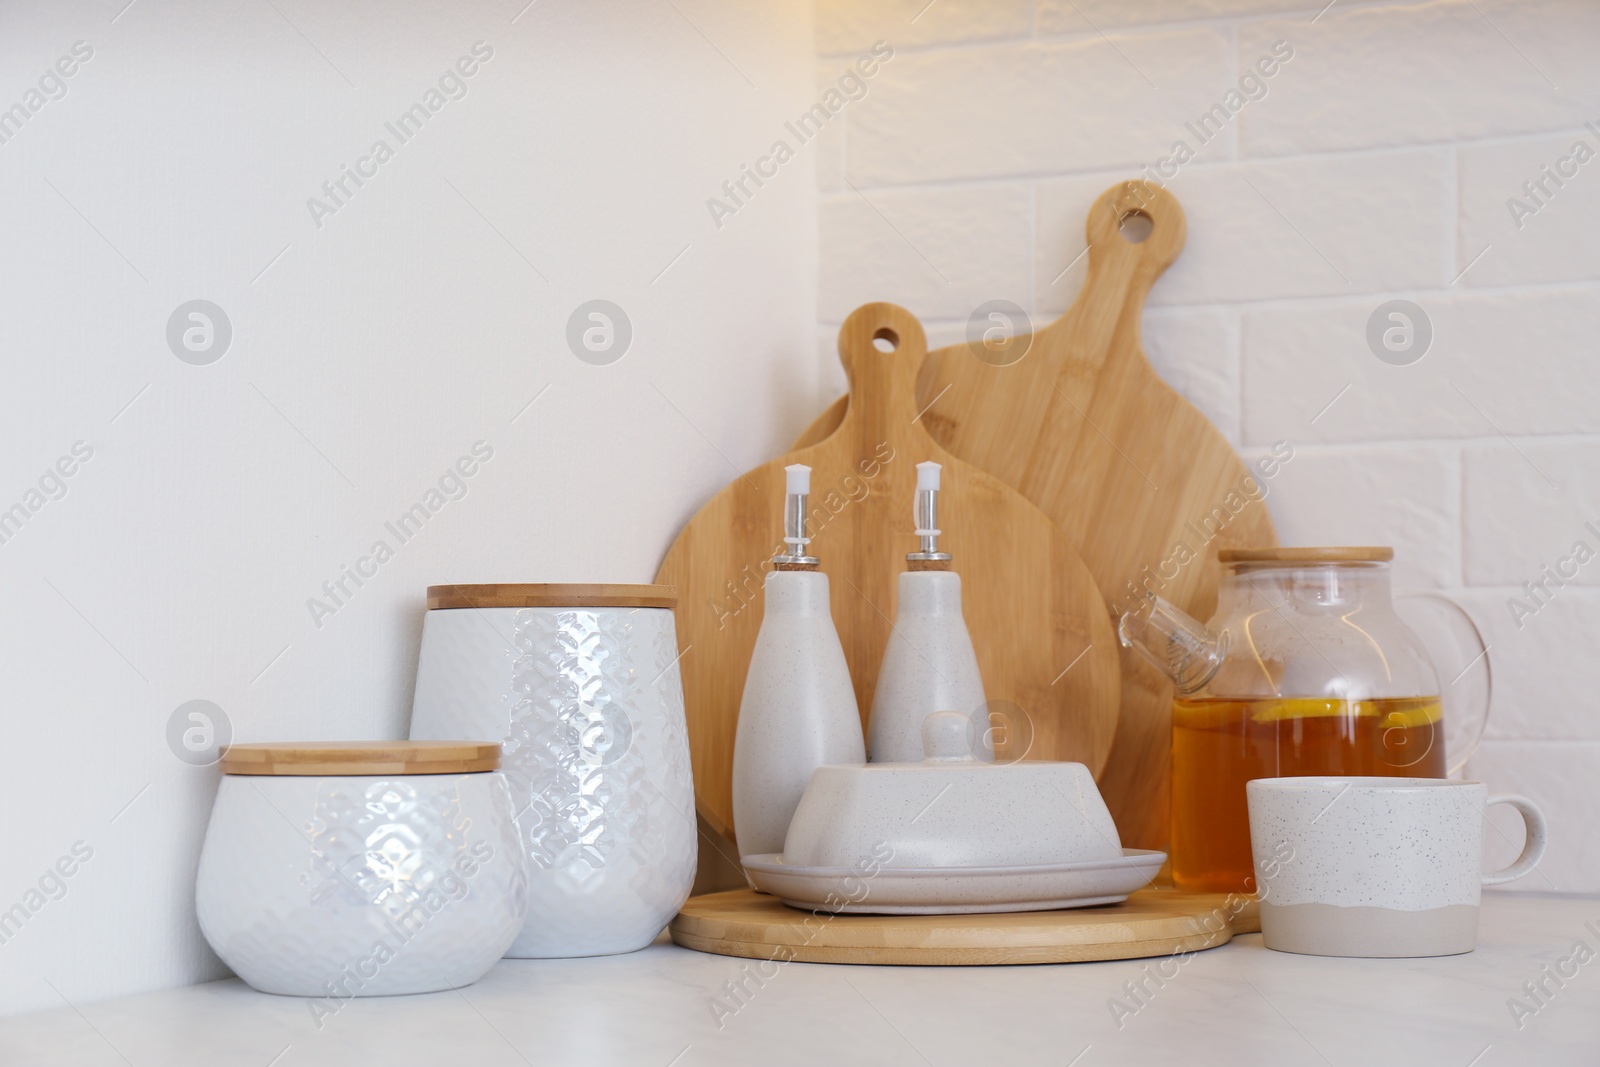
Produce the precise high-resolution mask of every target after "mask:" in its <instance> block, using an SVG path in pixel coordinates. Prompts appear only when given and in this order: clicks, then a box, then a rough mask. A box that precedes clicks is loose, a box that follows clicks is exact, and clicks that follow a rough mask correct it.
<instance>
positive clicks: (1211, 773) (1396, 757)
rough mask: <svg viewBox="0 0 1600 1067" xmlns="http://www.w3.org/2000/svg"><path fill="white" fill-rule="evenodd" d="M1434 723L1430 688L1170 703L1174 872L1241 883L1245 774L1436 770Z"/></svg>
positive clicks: (1212, 882)
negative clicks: (1362, 695)
mask: <svg viewBox="0 0 1600 1067" xmlns="http://www.w3.org/2000/svg"><path fill="white" fill-rule="evenodd" d="M1438 729H1439V698H1438V697H1428V696H1423V697H1379V698H1377V699H1374V700H1357V701H1347V700H1328V699H1319V698H1310V699H1308V698H1291V699H1287V700H1279V699H1266V700H1260V699H1258V700H1230V699H1227V698H1226V697H1203V698H1201V699H1199V700H1186V699H1184V698H1181V697H1180V698H1178V699H1177V700H1175V701H1173V704H1172V839H1173V855H1172V864H1173V870H1172V877H1173V881H1174V882H1176V883H1177V884H1178V885H1181V886H1183V887H1185V888H1189V889H1204V890H1213V891H1218V892H1226V891H1231V890H1237V889H1241V888H1244V886H1243V885H1242V880H1241V878H1240V872H1241V871H1243V872H1245V873H1246V874H1248V873H1249V871H1250V869H1251V862H1250V820H1249V814H1248V812H1247V811H1246V808H1245V790H1244V784H1245V783H1246V782H1248V781H1250V780H1251V779H1252V778H1290V777H1297V776H1304V775H1341V776H1342V775H1366V776H1391V777H1392V776H1402V777H1409V778H1443V777H1444V776H1445V774H1444V772H1445V765H1444V745H1443V744H1441V743H1438V742H1439V738H1438V736H1437V734H1438ZM1180 841H1181V842H1182V845H1181V846H1180V845H1179V844H1178V842H1180Z"/></svg>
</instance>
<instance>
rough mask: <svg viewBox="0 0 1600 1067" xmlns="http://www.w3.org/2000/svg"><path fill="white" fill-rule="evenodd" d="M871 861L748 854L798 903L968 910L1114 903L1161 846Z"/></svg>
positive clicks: (760, 873) (753, 872)
mask: <svg viewBox="0 0 1600 1067" xmlns="http://www.w3.org/2000/svg"><path fill="white" fill-rule="evenodd" d="M897 859H898V857H895V858H891V859H890V860H889V861H888V864H889V865H884V866H879V867H877V868H876V870H875V873H872V872H873V867H872V866H871V865H869V866H868V867H867V868H865V869H863V868H861V867H859V866H857V867H794V866H790V865H789V864H788V863H786V862H784V858H783V857H782V856H746V857H745V858H744V867H745V871H746V872H747V873H748V874H749V875H750V880H751V881H752V882H754V883H755V885H756V888H757V889H762V890H765V891H766V892H768V893H771V894H772V895H773V896H775V897H777V898H778V899H780V900H782V901H783V902H784V903H785V904H788V905H791V906H793V907H796V908H815V907H827V908H828V909H829V910H830V911H841V912H845V913H847V914H858V915H874V914H875V915H967V914H979V913H984V912H1008V911H1047V910H1051V909H1055V908H1088V907H1093V906H1094V905H1096V904H1116V903H1119V902H1121V901H1123V900H1126V899H1127V898H1128V894H1130V893H1132V892H1134V891H1135V890H1138V889H1142V888H1143V887H1145V886H1146V885H1148V884H1150V881H1151V879H1153V878H1155V876H1156V874H1157V873H1158V872H1159V871H1160V870H1161V865H1162V864H1163V863H1165V862H1166V859H1167V854H1166V853H1165V852H1147V851H1144V850H1142V849H1132V848H1130V849H1124V850H1123V852H1122V855H1121V856H1118V857H1115V858H1113V859H1102V860H1085V861H1083V862H1081V863H1059V864H1050V865H1045V866H1038V867H956V868H951V867H921V868H915V867H912V868H902V867H897V866H892V864H893V863H895V862H896V860H897Z"/></svg>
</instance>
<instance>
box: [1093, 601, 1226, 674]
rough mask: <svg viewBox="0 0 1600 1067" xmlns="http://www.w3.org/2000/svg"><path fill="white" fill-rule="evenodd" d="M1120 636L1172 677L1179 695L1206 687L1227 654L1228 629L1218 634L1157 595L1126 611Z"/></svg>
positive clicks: (1119, 637)
mask: <svg viewBox="0 0 1600 1067" xmlns="http://www.w3.org/2000/svg"><path fill="white" fill-rule="evenodd" d="M1117 638H1118V639H1119V640H1120V641H1121V642H1122V646H1123V647H1124V648H1131V649H1133V650H1134V651H1135V652H1137V653H1139V654H1140V655H1141V656H1143V657H1144V658H1145V659H1147V660H1149V661H1150V662H1151V663H1152V664H1154V665H1155V667H1156V668H1157V669H1158V670H1160V671H1161V673H1162V674H1165V675H1166V676H1167V677H1168V678H1171V679H1172V684H1173V685H1174V686H1176V687H1177V690H1178V693H1179V694H1180V695H1184V694H1188V693H1193V692H1196V691H1198V690H1200V689H1202V688H1204V687H1205V684H1206V683H1207V682H1209V681H1211V679H1212V678H1214V677H1216V674H1217V670H1218V669H1219V668H1221V666H1222V660H1223V658H1224V657H1225V656H1226V655H1227V654H1228V635H1227V633H1226V632H1224V633H1221V634H1219V633H1217V632H1216V631H1215V630H1212V629H1211V628H1210V627H1208V626H1206V625H1205V624H1204V623H1201V622H1197V621H1196V620H1195V619H1193V618H1191V617H1190V616H1189V615H1187V614H1185V613H1184V612H1183V611H1181V610H1179V609H1178V608H1176V607H1174V606H1173V605H1171V604H1169V603H1167V602H1166V601H1165V600H1163V599H1161V598H1160V597H1158V596H1148V597H1145V598H1144V599H1142V600H1140V601H1139V603H1138V604H1136V605H1135V606H1134V607H1132V608H1130V609H1129V610H1128V611H1126V612H1124V613H1123V615H1122V617H1121V618H1120V619H1118V620H1117Z"/></svg>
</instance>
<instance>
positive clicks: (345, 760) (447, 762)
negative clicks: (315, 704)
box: [220, 741, 500, 777]
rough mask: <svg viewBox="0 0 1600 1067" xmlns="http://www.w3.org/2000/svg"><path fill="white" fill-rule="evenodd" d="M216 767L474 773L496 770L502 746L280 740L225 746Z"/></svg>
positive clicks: (340, 773) (314, 772)
mask: <svg viewBox="0 0 1600 1067" xmlns="http://www.w3.org/2000/svg"><path fill="white" fill-rule="evenodd" d="M220 765H221V767H222V773H223V774H268V775H303V776H324V777H344V776H359V775H372V774H473V773H476V772H479V771H493V770H498V769H499V767H500V746H499V744H497V743H496V742H493V741H284V742H278V743H269V744H259V745H229V746H227V747H226V748H224V749H223V750H222V759H221V763H220Z"/></svg>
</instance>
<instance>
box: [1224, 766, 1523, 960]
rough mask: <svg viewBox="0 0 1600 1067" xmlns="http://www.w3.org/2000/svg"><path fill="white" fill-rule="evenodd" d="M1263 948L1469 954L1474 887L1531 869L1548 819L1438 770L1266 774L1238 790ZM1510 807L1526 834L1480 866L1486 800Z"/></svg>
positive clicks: (1475, 902) (1355, 953)
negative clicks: (1515, 853) (1245, 814)
mask: <svg viewBox="0 0 1600 1067" xmlns="http://www.w3.org/2000/svg"><path fill="white" fill-rule="evenodd" d="M1245 792H1246V795H1247V797H1248V799H1249V805H1250V837H1251V847H1252V851H1253V853H1254V856H1255V866H1256V883H1257V885H1258V887H1259V890H1258V891H1259V892H1260V894H1261V930H1262V934H1263V935H1264V937H1265V940H1266V943H1267V947H1268V948H1276V949H1281V950H1284V951H1289V952H1307V953H1313V954H1316V955H1329V956H1428V955H1445V954H1451V953H1457V952H1468V951H1471V949H1472V947H1473V943H1474V942H1475V940H1476V930H1477V922H1476V920H1477V908H1478V901H1479V897H1480V887H1481V886H1483V885H1486V884H1495V883H1498V882H1506V881H1510V880H1511V879H1513V878H1518V877H1521V876H1522V875H1524V874H1526V873H1528V872H1529V871H1531V870H1532V869H1533V867H1534V865H1535V864H1537V863H1538V862H1539V857H1540V856H1541V855H1543V853H1544V847H1545V824H1544V818H1543V816H1542V815H1541V814H1540V812H1539V809H1538V808H1537V807H1536V806H1535V805H1534V804H1533V803H1532V801H1529V800H1527V799H1526V798H1523V797H1515V796H1504V797H1490V796H1489V795H1488V788H1487V787H1486V786H1484V784H1483V783H1481V782H1462V781H1452V780H1448V779H1439V778H1263V779H1258V780H1256V781H1253V782H1250V783H1248V785H1247V786H1246V787H1245ZM1487 804H1510V805H1512V806H1513V807H1515V808H1517V810H1518V811H1520V812H1521V813H1522V815H1523V819H1524V820H1525V822H1526V824H1527V829H1528V833H1527V842H1526V844H1525V846H1524V848H1523V852H1522V855H1521V856H1520V857H1519V858H1518V859H1517V861H1516V862H1515V863H1514V864H1512V865H1511V866H1510V867H1508V868H1506V869H1505V870H1503V871H1496V872H1493V873H1491V874H1487V875H1486V874H1484V873H1483V871H1482V862H1483V833H1484V808H1485V806H1486V805H1487Z"/></svg>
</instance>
